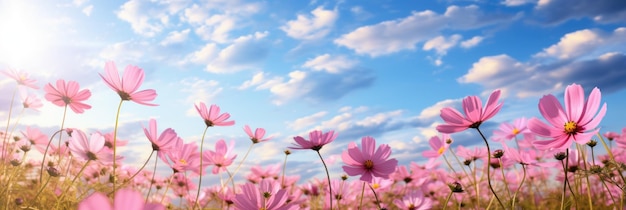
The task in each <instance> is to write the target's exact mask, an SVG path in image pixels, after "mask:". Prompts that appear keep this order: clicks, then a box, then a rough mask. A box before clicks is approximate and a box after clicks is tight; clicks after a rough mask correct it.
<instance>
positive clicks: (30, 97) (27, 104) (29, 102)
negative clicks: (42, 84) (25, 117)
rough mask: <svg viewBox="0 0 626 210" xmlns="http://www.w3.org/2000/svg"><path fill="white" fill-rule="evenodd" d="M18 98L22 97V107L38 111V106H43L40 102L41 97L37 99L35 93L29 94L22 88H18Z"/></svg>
mask: <svg viewBox="0 0 626 210" xmlns="http://www.w3.org/2000/svg"><path fill="white" fill-rule="evenodd" d="M20 98H22V105H23V106H24V109H29V108H30V109H33V110H35V111H39V108H41V107H43V103H41V99H39V98H38V97H37V95H35V94H29V93H28V91H26V90H24V89H20Z"/></svg>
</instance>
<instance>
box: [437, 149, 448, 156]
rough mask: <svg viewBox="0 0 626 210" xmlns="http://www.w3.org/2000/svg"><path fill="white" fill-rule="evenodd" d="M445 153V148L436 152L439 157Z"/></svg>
mask: <svg viewBox="0 0 626 210" xmlns="http://www.w3.org/2000/svg"><path fill="white" fill-rule="evenodd" d="M445 151H446V148H445V147H440V148H439V150H437V153H438V154H439V155H441V154H443V153H444V152H445Z"/></svg>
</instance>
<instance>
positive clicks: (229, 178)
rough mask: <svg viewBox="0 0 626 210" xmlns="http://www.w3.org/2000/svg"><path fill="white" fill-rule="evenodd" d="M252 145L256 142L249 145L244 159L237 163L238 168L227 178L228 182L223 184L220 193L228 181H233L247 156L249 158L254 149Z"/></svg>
mask: <svg viewBox="0 0 626 210" xmlns="http://www.w3.org/2000/svg"><path fill="white" fill-rule="evenodd" d="M252 146H254V143H252V144H250V147H248V151H247V152H246V154H245V155H244V156H243V159H242V160H241V162H239V165H237V168H235V171H234V172H233V174H232V175H231V176H230V177H228V180H226V182H225V183H224V184H222V189H220V193H221V192H222V191H223V190H224V187H225V186H226V185H227V184H228V182H231V181H233V178H234V177H235V174H237V172H238V171H239V168H241V165H242V164H243V162H244V161H245V160H246V158H248V154H250V151H251V150H252ZM233 183H234V181H233Z"/></svg>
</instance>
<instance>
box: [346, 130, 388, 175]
mask: <svg viewBox="0 0 626 210" xmlns="http://www.w3.org/2000/svg"><path fill="white" fill-rule="evenodd" d="M375 148H376V140H375V139H374V138H372V137H369V136H366V137H363V138H362V139H361V149H359V148H358V147H357V145H356V143H354V142H351V143H350V144H348V150H345V151H343V153H342V154H341V159H343V162H344V163H345V164H346V165H344V166H343V167H342V168H343V171H345V172H346V173H347V174H348V175H350V176H356V175H361V178H360V180H362V181H366V182H371V181H372V177H382V178H389V174H391V173H393V172H394V171H395V170H396V166H397V165H398V160H396V159H395V158H392V159H388V158H389V155H391V147H389V145H386V144H381V145H380V146H379V147H378V149H376V151H374V149H375Z"/></svg>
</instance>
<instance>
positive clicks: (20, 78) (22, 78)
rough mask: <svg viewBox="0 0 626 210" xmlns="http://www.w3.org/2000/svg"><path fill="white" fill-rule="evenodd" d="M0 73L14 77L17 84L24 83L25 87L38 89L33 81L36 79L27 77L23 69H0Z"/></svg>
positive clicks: (35, 81)
mask: <svg viewBox="0 0 626 210" xmlns="http://www.w3.org/2000/svg"><path fill="white" fill-rule="evenodd" d="M0 73H2V74H4V75H5V76H7V77H11V78H12V79H14V80H15V81H16V82H17V84H18V85H24V86H26V87H30V88H32V89H39V87H37V85H36V84H35V83H37V80H34V79H30V78H28V76H29V75H28V73H27V72H24V71H17V70H15V69H10V70H4V71H0Z"/></svg>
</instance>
